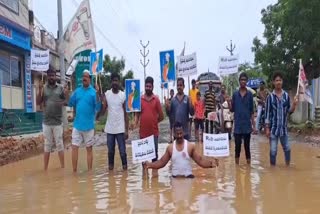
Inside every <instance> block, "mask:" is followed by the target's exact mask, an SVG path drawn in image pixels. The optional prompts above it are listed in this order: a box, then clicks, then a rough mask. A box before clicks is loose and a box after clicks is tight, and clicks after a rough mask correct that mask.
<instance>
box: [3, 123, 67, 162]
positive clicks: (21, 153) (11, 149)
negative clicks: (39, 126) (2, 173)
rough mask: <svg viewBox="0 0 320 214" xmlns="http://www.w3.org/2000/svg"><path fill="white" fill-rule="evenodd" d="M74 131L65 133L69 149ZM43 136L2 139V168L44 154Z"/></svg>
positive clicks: (65, 141) (64, 136)
mask: <svg viewBox="0 0 320 214" xmlns="http://www.w3.org/2000/svg"><path fill="white" fill-rule="evenodd" d="M71 133H72V130H71V129H69V130H67V131H65V132H64V135H63V138H64V143H65V146H66V147H67V146H68V145H69V144H70V142H71ZM43 143H44V138H43V135H39V136H36V137H27V138H13V137H7V138H1V139H0V166H2V165H5V164H8V163H12V162H15V161H19V160H23V159H25V158H28V157H31V156H34V155H38V154H41V153H42V152H43Z"/></svg>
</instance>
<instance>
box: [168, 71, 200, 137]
mask: <svg viewBox="0 0 320 214" xmlns="http://www.w3.org/2000/svg"><path fill="white" fill-rule="evenodd" d="M183 90H184V79H183V78H181V77H180V78H178V79H177V91H178V94H177V95H176V96H175V97H174V98H173V99H172V100H171V103H170V104H169V103H167V105H166V108H167V111H168V112H169V113H170V116H171V117H172V118H173V121H174V123H176V122H179V123H181V124H182V127H183V132H184V138H185V139H186V140H189V139H190V135H189V124H188V122H189V114H190V115H191V116H192V115H193V114H194V109H193V106H192V103H191V101H190V98H189V97H188V96H187V95H185V94H184V93H183Z"/></svg>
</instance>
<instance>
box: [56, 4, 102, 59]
mask: <svg viewBox="0 0 320 214" xmlns="http://www.w3.org/2000/svg"><path fill="white" fill-rule="evenodd" d="M95 47H96V40H95V35H94V26H93V22H92V14H91V10H90V3H89V0H83V1H82V2H81V4H80V5H79V7H78V9H77V11H76V13H75V14H74V16H73V17H72V19H71V20H70V22H69V24H68V25H67V27H66V29H65V31H64V34H63V43H62V44H61V46H60V47H59V48H62V50H63V51H64V56H65V58H66V59H67V61H68V62H69V63H71V61H72V59H73V57H74V56H75V55H76V54H77V53H80V52H81V51H84V50H87V49H93V48H95Z"/></svg>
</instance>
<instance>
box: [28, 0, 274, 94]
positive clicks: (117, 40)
mask: <svg viewBox="0 0 320 214" xmlns="http://www.w3.org/2000/svg"><path fill="white" fill-rule="evenodd" d="M56 2H57V1H56V0H50V1H43V0H33V1H32V5H33V10H34V13H35V16H36V17H37V18H38V19H39V20H40V22H41V24H42V25H43V26H44V27H45V28H46V29H47V30H48V31H51V32H52V33H54V35H55V34H56V32H57V26H58V24H57V23H58V21H57V5H56ZM62 2H63V24H64V26H65V25H66V24H67V23H68V22H69V20H70V19H71V17H72V16H73V14H74V13H75V11H76V6H77V5H79V3H80V2H81V1H80V0H63V1H62ZM275 2H276V0H223V1H218V0H198V1H195V0H152V1H150V0H90V4H91V11H92V14H93V21H94V23H95V25H96V26H97V27H98V28H99V29H100V30H101V31H102V33H103V34H104V35H102V34H101V33H100V32H98V30H97V29H96V30H95V35H96V41H97V46H98V48H103V49H104V53H108V54H110V55H111V56H116V57H117V58H120V57H121V56H123V57H124V58H125V59H126V69H132V70H134V72H135V73H134V75H135V77H136V78H141V79H143V68H142V66H141V65H140V58H141V56H140V52H139V50H140V49H141V46H140V39H141V40H143V41H144V42H146V41H148V40H149V41H150V45H149V47H148V48H149V50H150V54H149V59H150V64H149V65H148V67H147V75H150V76H152V77H154V78H155V81H156V84H155V87H156V86H158V87H159V85H160V83H159V81H160V63H159V51H162V50H168V49H174V50H175V55H178V54H180V52H181V50H182V48H183V43H184V41H185V42H186V52H185V53H186V54H189V53H192V52H197V62H198V64H197V65H198V73H203V72H207V71H208V68H209V69H210V71H213V72H216V70H217V66H218V57H219V56H223V55H228V54H229V53H228V52H227V51H226V46H227V45H229V43H230V40H231V39H232V40H233V42H234V43H235V44H236V49H235V54H239V55H240V62H253V60H254V55H253V53H252V52H251V47H252V40H253V38H254V37H255V36H259V37H262V33H263V30H264V27H263V25H262V24H261V22H260V19H261V14H260V12H261V9H263V8H265V7H267V6H268V5H269V4H273V3H275ZM105 37H106V38H107V39H106V38H105ZM108 40H109V41H111V43H110V42H109V41H108ZM156 92H159V90H156Z"/></svg>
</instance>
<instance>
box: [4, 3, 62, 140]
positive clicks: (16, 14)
mask: <svg viewBox="0 0 320 214" xmlns="http://www.w3.org/2000/svg"><path fill="white" fill-rule="evenodd" d="M0 47H1V49H0V136H3V135H19V134H27V133H35V132H39V131H41V130H42V112H41V108H40V106H37V105H36V94H37V88H38V87H37V86H38V84H39V80H41V79H44V80H46V73H41V72H37V71H31V70H30V51H31V48H36V49H49V50H50V68H51V69H54V70H56V72H57V76H60V72H59V55H58V53H57V42H56V39H55V38H54V36H53V35H52V34H50V33H48V32H47V31H46V30H45V29H44V28H43V27H42V26H41V24H40V23H39V22H38V21H37V20H36V19H35V17H34V15H33V12H32V11H30V10H29V8H28V0H10V1H8V0H0ZM5 127H8V128H5Z"/></svg>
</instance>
